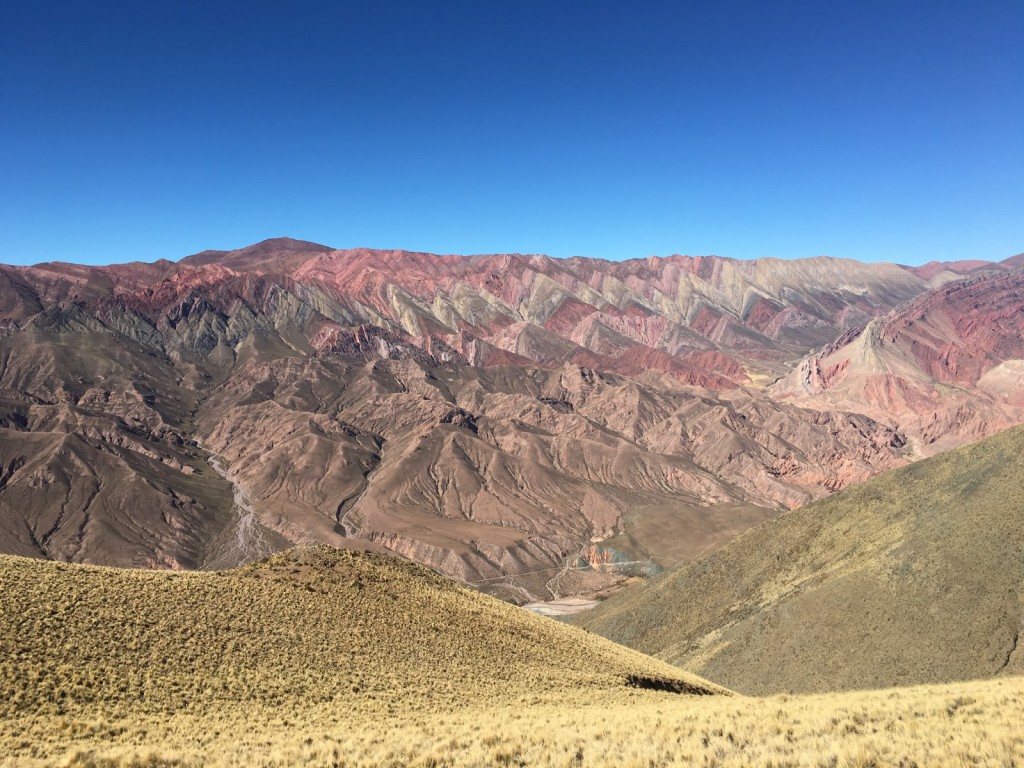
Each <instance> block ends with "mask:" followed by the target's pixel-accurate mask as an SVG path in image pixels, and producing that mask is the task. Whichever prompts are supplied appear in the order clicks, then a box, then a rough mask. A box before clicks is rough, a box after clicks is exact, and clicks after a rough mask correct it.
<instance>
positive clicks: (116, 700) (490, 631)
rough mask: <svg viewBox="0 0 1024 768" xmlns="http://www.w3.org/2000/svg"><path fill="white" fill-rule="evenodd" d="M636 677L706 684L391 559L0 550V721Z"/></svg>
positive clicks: (508, 693)
mask: <svg viewBox="0 0 1024 768" xmlns="http://www.w3.org/2000/svg"><path fill="white" fill-rule="evenodd" d="M631 682H632V683H633V684H634V685H637V684H639V685H640V686H641V687H645V686H647V685H654V686H655V687H670V688H675V689H677V690H680V691H683V692H690V693H706V692H712V691H716V690H718V689H717V688H716V687H715V686H712V685H710V684H707V683H704V682H703V681H701V680H698V679H696V678H694V677H692V676H689V675H687V674H685V673H682V672H681V671H679V670H677V669H674V668H673V667H671V666H669V665H667V664H664V663H663V662H660V661H657V660H654V659H649V658H646V657H644V656H642V655H641V654H638V653H636V652H634V651H630V650H628V649H626V648H622V647H619V646H616V645H614V644H612V643H610V642H608V641H606V640H604V639H602V638H600V637H596V636H594V635H590V634H588V633H586V632H584V631H582V630H579V629H576V628H574V627H567V626H564V625H560V624H558V623H556V622H554V621H551V620H549V619H543V618H540V617H537V616H534V615H532V614H529V613H528V612H526V611H523V610H521V609H517V608H514V607H512V606H509V605H506V604H503V603H501V602H499V601H498V600H495V599H493V598H490V597H486V596H483V595H479V594H476V593H473V592H470V591H468V590H465V589H463V588H461V587H458V586H456V585H454V584H453V583H451V582H449V581H447V580H445V579H443V578H441V577H439V576H436V575H435V574H433V573H431V572H430V571H428V570H426V569H425V568H422V567H421V566H417V565H414V564H412V563H409V562H405V561H402V560H398V559H396V558H393V557H390V556H383V555H376V554H367V553H353V552H341V551H336V550H330V549H326V548H323V549H313V550H291V551H289V552H285V553H282V554H280V555H277V556H275V557H273V558H271V559H270V560H269V561H265V562H263V563H260V564H256V565H253V566H248V567H244V568H240V569H237V570H234V571H225V572H221V573H170V572H151V571H137V570H115V569H105V568H98V567H89V566H79V565H68V564H60V563H52V562H44V561H37V560H30V559H22V558H16V557H3V558H0V691H2V692H3V693H2V695H0V717H14V716H23V715H26V714H29V713H39V714H43V715H46V714H63V713H70V714H75V713H81V712H93V711H95V712H100V711H102V712H108V713H109V712H115V713H116V712H121V713H131V714H133V715H135V714H139V713H146V712H152V713H180V712H193V713H203V712H209V711H212V710H213V709H219V708H222V707H226V708H231V707H236V706H241V707H245V706H259V707H267V706H277V705H285V706H288V707H291V706H292V705H319V704H323V703H331V704H333V705H337V706H341V707H344V708H345V709H346V710H348V711H352V712H355V711H364V712H368V711H382V712H383V711H389V710H390V709H391V707H392V705H400V706H401V708H402V709H403V710H404V711H413V710H416V709H424V708H428V709H429V708H432V707H436V706H439V705H443V706H445V707H448V708H452V707H457V706H459V705H461V704H466V705H473V704H477V703H486V702H493V701H502V702H505V701H508V700H510V699H511V698H513V697H514V698H516V699H517V700H518V698H519V697H521V696H529V695H537V694H548V693H552V692H555V693H558V692H563V691H564V692H568V691H575V692H578V693H579V694H580V695H599V694H600V693H601V692H602V691H608V690H612V689H619V690H621V689H623V688H625V687H627V686H628V685H629V684H630V683H631ZM293 711H294V710H293Z"/></svg>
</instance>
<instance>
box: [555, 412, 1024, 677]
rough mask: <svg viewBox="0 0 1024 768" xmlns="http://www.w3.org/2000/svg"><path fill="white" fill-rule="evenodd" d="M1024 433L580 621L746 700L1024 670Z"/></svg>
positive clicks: (808, 519)
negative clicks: (1023, 641) (752, 696)
mask: <svg viewBox="0 0 1024 768" xmlns="http://www.w3.org/2000/svg"><path fill="white" fill-rule="evenodd" d="M1022 477H1024V428H1021V427H1017V428H1014V429H1011V430H1007V431H1005V432H1002V433H1000V434H998V435H996V436H994V437H990V438H988V439H986V440H984V441H981V442H979V443H976V444H974V445H971V446H968V447H965V448H960V449H957V450H954V451H950V452H948V453H945V454H942V455H941V456H936V457H934V458H931V459H926V460H923V461H920V462H918V463H915V464H914V465H912V466H909V467H905V468H902V469H897V470H893V471H891V472H888V473H885V474H883V475H881V476H879V477H877V478H874V479H872V480H869V481H867V482H865V483H862V484H860V485H857V486H855V487H852V488H847V489H845V490H843V491H841V492H839V493H837V494H835V495H833V496H831V497H829V498H828V499H824V500H821V501H817V502H814V503H813V504H809V505H807V506H806V507H803V508H801V509H799V510H795V511H792V512H788V513H785V514H783V515H781V516H779V517H778V518H776V519H775V520H772V521H770V522H768V523H765V524H764V525H761V526H759V527H757V528H755V529H753V530H751V531H748V532H747V533H745V534H743V535H742V536H740V537H739V538H738V539H736V540H735V541H733V542H731V543H730V544H728V545H726V546H725V547H723V548H721V549H719V550H717V551H716V552H714V553H712V554H710V555H708V556H706V557H704V558H702V559H700V560H697V561H696V562H693V563H691V564H688V565H686V566H683V567H681V568H679V569H677V570H674V571H671V572H668V573H665V574H662V576H660V577H658V578H656V579H653V580H651V581H649V582H647V583H645V584H643V585H640V586H638V587H634V588H631V589H630V590H627V591H626V592H624V593H620V594H619V595H617V596H615V597H612V598H611V599H609V600H608V601H606V602H605V603H603V604H602V605H601V606H599V607H598V608H596V609H595V610H593V611H591V612H589V613H586V614H580V615H579V616H578V617H576V618H574V619H573V621H575V622H576V623H578V624H580V625H581V626H584V627H586V628H588V629H591V630H592V631H594V632H598V633H599V634H602V635H604V636H606V637H609V638H611V639H613V640H615V641H617V642H621V643H624V644H626V645H629V646H631V647H633V648H637V649H639V650H642V651H644V652H647V653H652V654H656V655H658V656H659V657H661V658H664V659H666V660H668V661H671V662H673V663H676V664H679V665H681V666H682V667H684V668H686V669H688V670H690V671H693V672H695V673H697V674H704V675H708V676H710V677H711V678H712V679H715V680H717V681H719V682H721V683H722V684H723V685H727V686H730V687H732V688H734V689H736V690H738V691H740V692H743V693H758V694H761V693H772V692H779V691H798V692H800V691H834V690H838V689H847V688H876V687H883V686H892V685H909V684H916V683H925V682H939V681H943V682H948V681H952V680H965V679H973V678H982V677H990V676H993V675H1008V674H1019V673H1021V672H1024V645H1022V644H1021V643H1020V642H1019V639H1020V636H1021V633H1022V632H1024V557H1022V553H1024V488H1022V486H1021V478H1022Z"/></svg>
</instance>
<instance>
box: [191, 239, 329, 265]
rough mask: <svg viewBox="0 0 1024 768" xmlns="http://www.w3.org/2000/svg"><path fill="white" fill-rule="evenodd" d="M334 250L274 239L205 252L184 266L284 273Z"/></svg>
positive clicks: (194, 255)
mask: <svg viewBox="0 0 1024 768" xmlns="http://www.w3.org/2000/svg"><path fill="white" fill-rule="evenodd" d="M332 250H334V249H333V248H330V247H329V246H326V245H320V244H319V243H311V242H309V241H307V240H295V239H294V238H291V237H272V238H269V239H267V240H261V241H260V242H258V243H254V244H252V245H248V246H246V247H245V248H238V249H235V250H233V251H201V252H200V253H196V254H193V255H192V256H186V257H185V258H184V259H182V260H181V262H180V263H181V264H186V265H188V266H192V267H201V266H205V265H207V264H219V265H220V266H223V267H230V268H232V269H243V270H250V271H262V272H284V271H287V270H289V269H292V268H294V267H296V266H298V265H299V264H301V263H302V262H303V261H306V260H307V259H310V258H312V257H313V256H316V255H318V254H321V253H328V252H330V251H332Z"/></svg>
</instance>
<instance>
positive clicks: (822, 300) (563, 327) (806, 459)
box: [0, 239, 1024, 601]
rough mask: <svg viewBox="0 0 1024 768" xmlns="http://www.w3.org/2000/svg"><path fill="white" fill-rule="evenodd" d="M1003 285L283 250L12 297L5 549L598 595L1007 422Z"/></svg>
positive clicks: (1014, 393) (1008, 294)
mask: <svg viewBox="0 0 1024 768" xmlns="http://www.w3.org/2000/svg"><path fill="white" fill-rule="evenodd" d="M1021 261H1022V259H1021V258H1020V257H1014V258H1011V259H1008V260H1007V261H1005V262H1002V263H989V262H955V263H944V264H939V263H932V264H928V265H925V266H922V267H902V266H898V265H894V264H863V263H859V262H854V261H849V260H842V259H831V258H826V257H818V258H814V259H805V260H797V261H783V260H777V259H760V260H756V261H737V260H733V259H727V258H720V257H714V256H711V257H685V256H670V257H666V258H653V257H652V258H649V259H636V260H630V261H623V262H609V261H603V260H596V259H584V258H573V259H567V260H559V259H552V258H548V257H544V256H524V255H515V254H513V255H494V256H470V257H463V256H435V255H430V254H423V253H410V252H405V251H375V250H369V249H356V250H335V249H331V248H328V247H326V246H321V245H316V244H313V243H306V242H301V241H295V240H288V239H277V240H269V241H265V242H263V243H259V244H257V245H254V246H250V247H248V248H244V249H241V250H236V251H204V252H202V253H199V254H196V255H194V256H190V257H187V258H185V259H183V260H181V261H179V262H176V263H175V262H169V261H158V262H154V263H132V264H122V265H113V266H106V267H90V266H82V265H72V264H65V263H47V264H39V265H35V266H32V267H11V266H4V267H0V430H2V435H3V440H2V441H0V549H2V550H3V551H4V552H7V553H10V554H16V555H24V556H30V557H37V558H39V557H41V558H48V559H54V560H67V561H75V562H85V563H97V564H107V565H119V566H143V567H169V568H223V567H230V566H233V565H237V564H239V563H242V562H246V561H249V560H253V559H257V558H259V557H262V556H265V555H267V554H270V553H271V552H273V551H276V550H279V549H283V548H285V547H286V546H288V545H289V544H313V543H318V542H319V543H327V544H331V545H334V546H339V547H351V548H358V549H371V550H388V551H392V552H396V553H399V554H402V555H405V556H408V557H410V558H412V559H414V560H417V561H419V562H421V563H424V564H426V565H429V566H430V567H432V568H434V569H436V570H437V571H439V572H441V573H443V574H445V575H448V576H451V577H453V578H455V579H457V580H460V581H462V582H464V583H467V584H472V585H474V586H477V587H478V588H480V589H483V590H485V591H489V592H493V593H495V594H498V595H500V596H502V597H504V598H506V599H511V600H515V601H527V600H531V599H535V598H538V597H540V598H544V597H554V596H559V595H565V594H580V593H585V592H595V591H598V590H600V589H602V588H605V587H607V586H609V585H610V584H613V583H615V582H616V581H618V580H620V579H621V578H622V577H623V575H628V574H630V573H633V572H643V573H649V572H651V571H652V570H658V569H660V568H662V567H668V566H671V565H673V564H675V563H678V562H680V561H688V560H692V559H694V558H696V557H697V556H699V555H700V554H702V553H705V552H708V551H711V550H713V549H715V548H716V547H718V546H721V545H722V544H724V543H725V542H727V541H729V540H730V539H732V538H733V537H735V536H736V535H738V534H739V533H741V532H742V531H744V530H746V529H748V528H750V527H751V526H754V525H756V524H757V523H760V522H762V521H764V520H768V519H770V518H772V517H774V516H775V515H777V514H778V513H779V512H780V511H782V510H785V509H793V508H798V507H801V506H802V505H804V504H806V503H808V502H811V501H814V500H815V499H821V498H823V497H825V496H827V495H829V494H831V493H833V492H835V491H837V490H839V489H842V488H844V487H846V486H848V485H850V484H853V483H857V482H861V481H863V480H867V479H868V478H870V477H873V476H874V475H876V474H878V473H879V472H883V471H886V470H889V469H893V468H895V467H899V466H901V465H903V464H906V463H907V462H909V461H912V460H914V459H917V458H920V457H922V456H926V455H929V454H931V453H935V452H938V451H939V450H943V449H946V448H952V447H955V446H957V445H961V444H964V443H967V442H971V441H973V440H977V439H979V438H982V437H984V436H987V435H990V434H993V433H995V432H997V431H999V430H1001V429H1004V428H1006V427H1008V426H1011V425H1013V424H1017V423H1021V422H1022V421H1024V392H1022V390H1024V387H1022V385H1021V381H1022V377H1021V375H1020V373H1021V366H1022V365H1024V363H1022V362H1021V360H1022V359H1024V349H1022V346H1024V345H1022V342H1021V339H1022V331H1024V323H1022V318H1024V311H1022V309H1024V293H1022V291H1021V288H1022V282H1024V274H1022V272H1021V269H1020V267H1021V266H1022V264H1021ZM631 569H633V570H631ZM637 569H638V570H637Z"/></svg>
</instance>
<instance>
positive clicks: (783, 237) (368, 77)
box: [0, 0, 1024, 263]
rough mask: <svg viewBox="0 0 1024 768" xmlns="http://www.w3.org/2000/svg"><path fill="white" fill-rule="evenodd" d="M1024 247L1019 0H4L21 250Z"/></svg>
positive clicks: (879, 251)
mask: <svg viewBox="0 0 1024 768" xmlns="http://www.w3.org/2000/svg"><path fill="white" fill-rule="evenodd" d="M276 236H291V237H296V238H301V239H307V240H315V241H318V242H322V243H325V244H328V245H332V246H335V247H355V246H370V247H379V248H406V249H410V250H425V251H434V252H441V253H482V252H509V251H517V252H528V253H549V254H551V255H554V256H569V255H576V254H579V255H588V256H599V257H604V258H612V259H618V258H627V257H637V256H647V255H650V254H659V255H665V254H669V253H689V254H708V253H717V254H721V255H727V256H734V257H737V258H753V257H758V256H780V257H801V256H813V255H818V254H829V255H834V256H845V257H850V258H856V259H862V260H891V261H901V262H904V263H919V262H923V261H927V260H930V259H932V258H938V259H956V258H985V259H996V260H997V259H1002V258H1005V257H1007V256H1011V255H1013V254H1015V253H1018V252H1020V251H1024V2H1021V1H1020V0H1010V1H1005V2H999V1H998V0H994V1H992V2H985V1H984V0H982V2H967V0H964V2H943V1H942V0H936V1H933V2H893V1H891V0H890V1H889V2H872V1H855V2H854V1H851V2H830V1H827V2H821V0H816V1H815V2H786V1H785V0H775V1H772V2H768V1H767V0H765V1H764V2H760V1H759V2H754V1H753V0H751V2H700V3H696V2H694V3H686V2H665V3H658V2H647V3H644V2H637V3H626V2H602V1H601V0H589V1H581V2H570V1H568V0H566V1H562V0H542V1H541V2H528V1H525V0H516V1H515V2H500V3H499V2H490V1H489V0H475V2H466V3H461V2H441V1H438V2H416V3H413V2H404V3H400V2H388V1H387V0H384V1H380V0H377V1H375V2H322V3H313V2H303V1H302V0H297V1H294V2H280V3H267V2H259V1H258V0H256V1H250V2H245V3H217V2H212V1H211V2H197V3H192V2H176V3H170V2H168V3H149V2H131V3H119V2H102V1H99V2H94V3H81V2H73V3H71V2H68V3H49V2H45V0H39V1H38V2H19V3H16V2H8V3H4V5H3V8H2V10H0V261H2V262H5V263H32V262H36V261H41V260H47V259H62V260H69V261H83V262H91V263H107V262H114V261H127V260H131V259H143V260H153V259H157V258H161V257H164V258H172V259H177V258H180V257H182V256H185V255H187V254H189V253H193V252H195V251H198V250H202V249H205V248H224V249H227V248H234V247H241V246H243V245H247V244H249V243H252V242H255V241H258V240H261V239H264V238H267V237H276Z"/></svg>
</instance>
